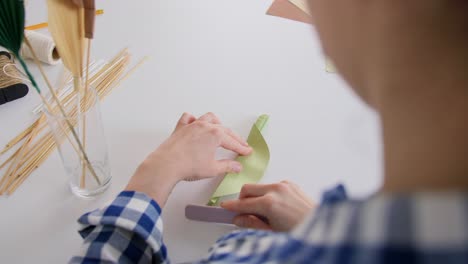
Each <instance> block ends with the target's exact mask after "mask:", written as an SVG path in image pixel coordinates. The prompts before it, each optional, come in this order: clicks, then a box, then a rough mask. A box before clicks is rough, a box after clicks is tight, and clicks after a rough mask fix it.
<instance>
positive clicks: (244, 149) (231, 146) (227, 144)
mask: <svg viewBox="0 0 468 264" xmlns="http://www.w3.org/2000/svg"><path fill="white" fill-rule="evenodd" d="M221 147H223V148H225V149H227V150H231V151H234V152H236V153H238V154H240V155H243V156H246V155H249V154H250V153H252V148H251V147H249V146H246V145H244V144H242V143H240V142H239V141H238V140H236V139H235V138H233V137H231V136H230V135H228V134H225V136H224V137H223V138H222V139H221Z"/></svg>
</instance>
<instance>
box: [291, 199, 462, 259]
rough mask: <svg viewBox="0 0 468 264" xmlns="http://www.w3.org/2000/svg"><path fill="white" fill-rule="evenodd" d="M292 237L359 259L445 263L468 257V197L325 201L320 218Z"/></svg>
mask: <svg viewBox="0 0 468 264" xmlns="http://www.w3.org/2000/svg"><path fill="white" fill-rule="evenodd" d="M293 236H294V237H295V238H297V239H301V240H302V241H305V242H306V243H307V244H309V245H320V247H322V248H324V249H325V248H326V249H334V250H345V249H346V250H345V251H346V252H348V253H349V254H351V253H352V254H354V257H358V256H361V257H365V258H368V257H370V256H374V257H375V258H380V257H382V256H384V255H389V256H400V257H401V256H402V255H404V256H414V257H416V256H417V257H418V258H423V259H424V258H425V257H430V256H432V258H433V259H434V258H435V259H437V258H441V259H442V258H447V257H453V256H455V255H456V254H462V255H463V254H465V256H466V254H467V253H468V193H461V192H445V193H442V192H440V193H412V194H377V195H373V196H370V197H369V198H366V199H360V200H352V199H335V200H333V201H330V200H327V199H324V200H323V202H322V204H321V206H319V208H318V209H317V210H316V212H314V213H312V214H310V215H309V216H308V217H307V218H306V220H305V221H304V222H303V223H302V224H301V225H300V226H298V227H297V228H296V229H295V230H294V231H293ZM340 252H341V251H340ZM366 252H367V253H366ZM392 252H393V253H392ZM397 253H398V254H397ZM374 260H377V259H374ZM363 262H367V261H364V260H363ZM448 263H450V261H449V262H448Z"/></svg>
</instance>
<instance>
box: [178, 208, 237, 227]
mask: <svg viewBox="0 0 468 264" xmlns="http://www.w3.org/2000/svg"><path fill="white" fill-rule="evenodd" d="M236 215H237V214H236V213H234V212H231V211H228V210H226V209H223V208H221V207H216V206H203V205H193V204H189V205H187V206H186V207H185V217H186V218H187V219H190V220H195V221H201V222H211V223H219V224H232V220H233V219H234V217H235V216H236Z"/></svg>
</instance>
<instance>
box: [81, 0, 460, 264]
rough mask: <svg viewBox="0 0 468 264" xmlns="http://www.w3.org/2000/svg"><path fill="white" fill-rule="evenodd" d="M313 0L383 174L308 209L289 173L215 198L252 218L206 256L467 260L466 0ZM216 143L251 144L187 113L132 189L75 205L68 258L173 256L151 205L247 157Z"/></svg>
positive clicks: (157, 208) (239, 147)
mask: <svg viewBox="0 0 468 264" xmlns="http://www.w3.org/2000/svg"><path fill="white" fill-rule="evenodd" d="M309 4H310V10H311V13H312V15H313V18H314V22H315V28H316V29H317V31H318V33H319V36H320V39H321V41H322V45H323V48H324V52H325V53H326V55H327V56H329V57H330V58H331V59H332V60H333V61H334V62H335V65H336V67H337V69H338V70H339V72H340V74H341V75H342V76H343V77H344V79H345V80H346V81H347V82H348V83H349V84H350V86H351V87H352V88H353V89H354V90H355V91H356V93H358V94H359V95H360V97H361V98H362V99H363V100H364V101H365V102H366V103H367V104H369V105H370V106H371V107H373V108H374V109H375V110H376V111H377V112H378V113H379V114H380V117H381V123H382V129H383V141H384V146H385V150H384V158H385V170H384V172H385V175H384V183H383V186H382V188H381V189H380V190H379V192H378V193H376V194H375V195H373V196H371V197H369V198H367V199H364V200H359V201H358V200H349V199H347V197H346V192H345V190H344V188H343V187H342V186H338V187H337V188H335V189H334V190H332V191H330V192H327V193H325V195H324V199H323V201H322V203H321V205H320V206H318V207H316V208H315V206H314V203H313V202H311V201H309V200H308V199H307V198H306V197H305V195H304V194H303V193H302V192H301V191H300V190H299V189H298V187H297V186H295V185H294V184H292V183H288V182H282V183H278V184H271V185H260V184H256V185H246V186H244V188H243V189H242V191H241V194H240V197H239V200H234V201H229V202H225V203H223V204H222V205H221V206H222V207H224V208H226V209H229V210H232V211H235V212H237V213H239V214H240V216H238V217H237V218H236V219H235V224H237V225H239V226H241V227H250V228H253V229H248V230H241V231H236V232H234V233H231V234H228V235H226V236H224V237H223V238H221V239H220V240H218V242H217V243H216V244H215V245H214V246H213V247H212V248H211V250H210V251H209V253H207V255H206V256H205V257H204V258H203V259H202V260H200V262H201V263H211V262H229V263H264V262H268V263H413V262H418V263H467V262H468V194H467V191H468V114H467V113H468V103H467V102H468V15H467V14H468V2H467V1H464V0H393V1H389V0H372V1H367V0H361V1H339V0H310V1H309ZM218 147H223V148H226V149H229V150H232V151H235V152H237V153H239V154H241V155H248V154H249V153H250V152H251V149H250V148H249V146H248V145H247V144H246V143H245V141H243V140H242V139H241V138H240V137H239V136H237V135H236V134H234V133H233V132H231V131H229V130H227V129H226V128H224V127H223V126H222V125H220V123H219V120H218V119H217V118H216V117H215V116H214V115H213V114H207V115H204V116H202V117H201V118H199V119H196V118H195V117H193V116H191V115H189V114H184V115H183V116H182V118H181V119H180V120H179V123H178V125H177V127H176V129H175V131H174V133H173V134H172V136H171V137H170V138H169V139H168V140H167V141H165V142H164V143H163V144H162V145H161V146H160V147H159V148H158V149H157V150H156V151H155V152H153V153H152V154H151V155H150V156H149V157H148V158H147V159H146V160H145V161H144V162H143V163H142V164H141V166H140V167H139V168H138V169H137V171H136V173H135V175H134V176H133V177H132V179H131V180H130V182H129V184H128V186H127V188H126V190H125V191H124V192H122V193H121V194H120V195H119V196H118V197H117V198H116V200H115V201H114V202H113V203H112V204H111V205H110V206H108V207H106V208H104V209H102V210H98V211H94V212H92V213H88V214H85V215H84V216H83V217H81V218H80V222H81V223H82V224H83V225H84V226H83V229H82V230H81V234H82V235H83V237H84V239H85V240H84V245H83V248H82V251H81V254H80V255H79V256H76V257H74V258H73V259H72V262H94V261H110V262H143V263H145V262H156V263H159V262H168V260H167V255H166V248H165V246H164V244H163V242H162V231H161V230H162V229H161V228H162V223H161V221H160V217H159V215H160V213H161V208H164V204H165V202H166V200H167V197H168V196H169V194H170V192H171V190H172V188H174V186H175V185H176V184H177V182H179V181H183V180H187V179H202V178H207V177H212V176H216V175H222V174H224V173H226V172H231V171H234V172H237V171H239V170H241V169H242V168H241V166H240V164H238V163H236V162H235V161H230V160H224V161H215V160H214V153H215V150H216V149H217V148H218ZM257 216H262V217H261V218H259V217H257ZM264 219H266V220H264ZM278 231H282V232H278Z"/></svg>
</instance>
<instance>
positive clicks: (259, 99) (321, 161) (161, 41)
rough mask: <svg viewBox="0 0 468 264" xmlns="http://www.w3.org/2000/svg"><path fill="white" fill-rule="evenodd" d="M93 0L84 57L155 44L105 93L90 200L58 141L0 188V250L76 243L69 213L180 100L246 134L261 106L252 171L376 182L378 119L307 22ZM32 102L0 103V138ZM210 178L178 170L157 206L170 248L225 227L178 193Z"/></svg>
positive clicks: (205, 241) (82, 208)
mask: <svg viewBox="0 0 468 264" xmlns="http://www.w3.org/2000/svg"><path fill="white" fill-rule="evenodd" d="M97 2H98V8H104V9H105V14H104V15H102V16H100V17H98V18H97V32H96V38H95V41H94V44H93V45H94V46H93V57H94V58H100V59H108V58H111V57H112V56H113V55H114V54H116V53H117V52H118V51H119V50H121V49H122V48H124V47H129V48H130V50H131V52H132V54H133V55H134V61H136V60H137V59H139V58H141V57H142V56H144V55H149V56H151V59H150V61H149V62H148V63H146V64H145V65H144V66H143V67H142V68H140V69H139V70H138V71H137V72H136V73H135V74H133V75H132V77H131V78H130V79H128V80H127V81H125V82H124V83H123V84H122V85H121V86H120V87H118V88H116V89H115V90H114V91H113V92H112V94H110V96H109V97H107V98H106V99H105V101H104V103H103V104H102V114H103V119H104V127H105V132H106V135H107V140H108V143H109V152H110V156H111V167H112V175H113V182H112V185H111V187H110V189H109V190H108V191H107V192H106V193H105V194H104V195H102V196H100V197H98V198H96V199H94V200H82V199H79V198H77V197H75V196H73V195H72V194H71V193H70V191H69V189H68V187H67V178H66V176H65V175H64V170H63V168H62V164H61V162H60V159H59V157H58V155H57V153H54V154H53V155H52V156H51V157H50V158H49V159H48V160H47V162H45V163H44V164H43V165H42V166H41V167H40V168H39V169H38V170H37V171H36V172H34V174H33V175H32V176H31V177H30V178H29V179H28V180H27V181H26V182H25V183H24V184H23V185H22V186H21V188H20V189H19V190H18V191H17V192H16V193H14V195H12V196H11V197H0V209H1V213H0V262H1V263H63V262H66V261H67V260H68V259H69V258H70V256H71V255H72V254H73V253H74V252H75V251H76V250H77V249H78V248H79V246H80V243H81V238H80V237H79V236H78V234H77V232H76V227H77V224H76V219H77V218H78V217H79V216H80V215H81V214H82V213H84V212H86V211H88V210H91V209H95V208H97V207H99V206H102V205H103V204H104V203H106V202H108V201H110V200H111V199H112V198H113V197H114V196H115V195H116V194H117V193H118V192H119V191H120V190H121V189H122V188H123V187H124V186H125V184H126V182H127V181H128V179H129V178H130V176H131V175H132V173H133V171H134V169H135V168H136V166H137V165H138V164H139V162H140V161H141V160H142V159H143V158H144V157H145V156H146V155H147V154H148V153H149V152H150V151H152V150H153V149H154V148H155V147H156V146H158V144H160V143H161V142H162V141H163V140H164V139H165V138H166V137H167V136H168V135H169V134H170V132H171V130H172V128H173V127H174V124H175V122H176V121H177V119H178V118H179V116H180V115H181V114H182V112H184V111H188V112H192V113H193V114H196V115H201V114H203V113H205V112H208V111H212V112H214V113H216V114H217V115H219V117H220V118H221V119H222V120H223V122H224V124H225V125H227V126H229V127H231V128H232V129H234V130H235V131H237V132H239V133H240V134H242V135H244V136H246V135H247V133H248V131H249V129H250V126H251V125H252V123H253V122H254V121H255V119H256V117H257V116H258V115H260V114H263V113H267V114H269V115H270V116H271V119H270V123H269V127H268V129H267V130H266V131H265V136H266V138H267V141H268V143H269V146H270V149H271V162H270V166H269V168H268V171H267V173H266V175H265V177H264V178H263V180H262V182H265V183H271V182H277V181H280V180H283V179H288V180H291V181H294V182H296V183H298V184H300V186H301V187H303V189H304V190H305V191H306V192H307V193H308V194H309V195H310V196H311V197H312V198H314V199H318V198H319V197H320V193H321V192H322V191H323V190H324V189H325V188H328V187H331V186H333V185H334V184H336V183H338V182H344V183H345V184H346V185H347V187H348V189H349V192H350V193H351V194H352V195H354V196H364V195H368V194H370V193H371V192H373V191H375V190H376V189H377V188H378V187H379V186H380V184H381V180H382V162H381V154H380V150H381V143H380V130H379V125H378V120H377V118H376V116H375V115H374V113H372V112H371V111H370V110H369V109H368V108H367V107H366V106H364V105H363V104H362V102H360V101H359V100H358V99H357V97H356V96H355V95H354V94H353V92H351V90H350V89H349V88H348V87H347V85H346V84H345V83H344V82H343V81H342V80H341V79H340V77H339V76H338V75H336V74H329V73H326V72H325V69H324V68H325V61H324V57H323V55H322V52H321V49H320V46H319V43H318V39H317V36H316V35H315V33H314V32H313V30H311V28H310V26H309V25H305V24H302V23H298V22H293V21H289V20H285V19H281V18H277V17H271V16H267V15H265V12H266V10H267V8H268V6H269V4H270V2H271V1H269V0H235V1H233V0H232V1H227V0H224V1H220V0H203V1H191V0H170V1H169V0H166V1H162V0H135V1H128V0H107V1H97ZM27 12H28V14H27V16H28V24H33V23H36V22H42V21H45V19H46V7H45V0H34V1H29V6H28V8H27ZM42 32H46V31H42ZM57 68H59V67H47V70H48V71H50V72H53V71H56V69H57ZM33 71H34V72H35V73H37V69H36V68H35V67H33ZM38 76H39V75H38ZM37 102H39V98H38V96H37V95H36V94H35V92H34V91H33V90H31V91H30V93H29V94H28V95H27V97H26V98H24V99H21V100H18V101H16V102H13V103H9V104H6V105H3V106H0V146H3V145H4V144H6V143H7V141H8V140H9V139H11V138H12V137H13V136H15V135H16V134H18V133H19V132H20V131H22V129H24V128H25V127H26V126H27V125H28V124H30V122H31V120H33V116H32V114H31V109H32V108H33V106H34V105H35V104H36V103H37ZM1 159H3V157H2V158H1ZM217 181H219V180H216V179H215V180H205V181H200V182H196V183H181V184H179V185H178V186H177V188H176V189H175V190H174V192H173V193H172V196H171V197H170V199H169V201H168V203H167V205H166V208H164V213H163V219H164V232H165V233H164V234H165V235H164V241H165V242H166V244H167V246H168V251H169V255H170V257H171V258H172V260H173V261H174V262H181V261H189V260H193V259H196V258H198V257H200V256H202V255H203V253H204V252H206V250H207V249H208V248H209V246H210V244H211V243H213V242H214V241H215V240H216V239H217V238H218V237H219V236H220V235H222V234H224V233H226V232H228V231H229V230H231V229H232V228H231V227H227V226H219V225H213V224H206V223H198V222H191V221H188V220H186V219H185V218H184V208H185V205H186V204H188V203H196V204H203V203H205V202H206V201H207V200H208V198H209V197H210V194H211V193H212V191H213V190H214V189H215V187H216V182H217Z"/></svg>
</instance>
